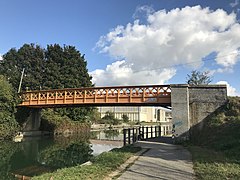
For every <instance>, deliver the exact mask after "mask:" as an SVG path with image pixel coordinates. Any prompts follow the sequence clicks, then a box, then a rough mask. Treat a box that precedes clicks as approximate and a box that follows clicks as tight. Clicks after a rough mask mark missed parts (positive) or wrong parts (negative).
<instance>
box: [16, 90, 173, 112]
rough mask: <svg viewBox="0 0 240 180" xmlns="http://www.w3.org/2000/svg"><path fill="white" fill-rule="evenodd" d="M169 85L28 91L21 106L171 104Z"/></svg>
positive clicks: (22, 96) (23, 96)
mask: <svg viewBox="0 0 240 180" xmlns="http://www.w3.org/2000/svg"><path fill="white" fill-rule="evenodd" d="M170 98H171V89H170V86H169V85H152V86H149V85H148V86H118V87H90V88H74V89H55V90H41V91H27V92H24V93H22V95H21V99H22V103H21V104H20V106H43V107H44V106H53V107H54V106H56V105H80V104H89V105H94V104H95V105H97V104H123V103H130V104H131V103H132V104H135V103H149V104H154V103H163V104H164V103H165V104H169V103H170Z"/></svg>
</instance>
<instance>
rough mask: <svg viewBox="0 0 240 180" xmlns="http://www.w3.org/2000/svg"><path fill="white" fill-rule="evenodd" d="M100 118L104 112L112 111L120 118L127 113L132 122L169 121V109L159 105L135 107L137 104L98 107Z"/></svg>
mask: <svg viewBox="0 0 240 180" xmlns="http://www.w3.org/2000/svg"><path fill="white" fill-rule="evenodd" d="M98 111H99V112H100V114H101V118H102V117H104V116H105V114H106V112H108V111H109V112H113V113H114V115H115V118H117V119H122V116H123V115H127V116H128V118H129V120H130V121H134V122H170V121H171V110H168V109H165V108H161V107H148V106H147V107H145V106H141V107H137V106H115V107H98Z"/></svg>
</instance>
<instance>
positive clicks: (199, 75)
mask: <svg viewBox="0 0 240 180" xmlns="http://www.w3.org/2000/svg"><path fill="white" fill-rule="evenodd" d="M211 81H212V79H211V77H210V75H209V72H207V71H204V72H200V71H196V70H194V71H192V72H191V74H188V75H187V83H188V84H190V85H206V84H209V83H210V82H211Z"/></svg>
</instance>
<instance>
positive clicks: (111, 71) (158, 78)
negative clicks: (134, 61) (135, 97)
mask: <svg viewBox="0 0 240 180" xmlns="http://www.w3.org/2000/svg"><path fill="white" fill-rule="evenodd" d="M175 73H176V71H175V70H174V69H163V70H161V72H159V71H155V70H153V71H139V72H138V71H133V69H132V65H129V64H127V63H126V62H125V61H116V62H114V63H112V64H111V65H108V66H107V68H106V69H105V70H101V69H97V70H95V71H93V72H90V74H91V75H92V76H93V79H92V81H93V83H96V85H97V86H104V85H111V86H112V85H136V84H141V85H144V84H164V83H166V81H168V80H169V79H171V78H172V77H173V76H174V75H175Z"/></svg>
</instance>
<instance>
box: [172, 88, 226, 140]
mask: <svg viewBox="0 0 240 180" xmlns="http://www.w3.org/2000/svg"><path fill="white" fill-rule="evenodd" d="M171 91H172V93H171V101H172V102H171V103H172V117H173V131H174V133H173V136H174V137H175V138H178V137H181V138H183V139H187V138H188V137H189V130H190V129H191V133H192V132H195V131H197V130H201V128H202V126H203V123H204V119H205V118H206V117H208V116H209V115H211V113H213V112H214V111H215V110H217V109H218V108H219V107H221V106H222V105H224V104H225V103H226V101H227V88H226V85H200V86H189V85H186V84H182V85H181V84H180V85H171ZM194 128H195V129H194ZM192 134H193V133H192Z"/></svg>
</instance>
